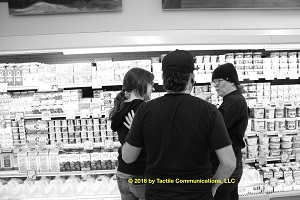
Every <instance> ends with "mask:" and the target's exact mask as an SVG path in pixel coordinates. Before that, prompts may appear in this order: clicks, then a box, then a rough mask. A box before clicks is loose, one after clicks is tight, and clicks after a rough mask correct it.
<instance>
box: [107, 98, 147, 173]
mask: <svg viewBox="0 0 300 200" xmlns="http://www.w3.org/2000/svg"><path fill="white" fill-rule="evenodd" d="M142 103H144V100H141V99H134V100H133V101H131V102H125V103H124V104H123V107H122V109H121V110H120V111H119V112H118V113H117V114H116V115H115V117H114V118H112V123H111V129H112V130H113V131H116V132H117V133H118V138H119V141H120V143H121V144H122V145H123V144H124V143H125V138H126V136H127V134H128V131H129V130H128V128H127V127H126V126H125V125H124V124H123V122H126V119H125V116H127V115H128V113H129V112H130V111H131V110H133V111H134V112H136V111H137V109H138V108H139V106H140V105H141V104H142ZM118 153H119V155H118V162H119V164H118V171H120V172H123V173H126V174H132V175H137V176H140V175H144V173H145V169H146V153H145V151H144V149H143V150H142V151H141V153H140V155H139V157H138V159H137V160H136V161H135V162H133V163H130V164H127V163H125V162H124V160H123V159H122V150H121V148H119V150H118Z"/></svg>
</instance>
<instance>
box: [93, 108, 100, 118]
mask: <svg viewBox="0 0 300 200" xmlns="http://www.w3.org/2000/svg"><path fill="white" fill-rule="evenodd" d="M92 116H93V118H100V117H101V116H102V114H101V109H100V108H94V109H93V111H92Z"/></svg>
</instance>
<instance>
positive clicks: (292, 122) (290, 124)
mask: <svg viewBox="0 0 300 200" xmlns="http://www.w3.org/2000/svg"><path fill="white" fill-rule="evenodd" d="M285 122H286V125H285V127H286V129H287V130H295V129H296V119H295V118H287V119H286V120H285Z"/></svg>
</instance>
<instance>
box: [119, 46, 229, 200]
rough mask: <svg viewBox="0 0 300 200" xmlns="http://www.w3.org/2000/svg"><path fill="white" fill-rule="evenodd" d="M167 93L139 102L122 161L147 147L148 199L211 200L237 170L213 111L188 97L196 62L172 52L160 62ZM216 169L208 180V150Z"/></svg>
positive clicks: (222, 125)
mask: <svg viewBox="0 0 300 200" xmlns="http://www.w3.org/2000/svg"><path fill="white" fill-rule="evenodd" d="M162 71H163V76H162V77H163V85H164V88H165V90H166V91H167V94H166V95H164V96H162V97H159V98H156V99H153V100H151V101H149V102H145V103H143V104H142V105H141V106H140V107H139V110H138V111H137V112H136V114H135V116H134V119H133V122H132V124H131V128H130V130H129V133H128V135H127V137H126V139H125V141H126V143H125V144H124V145H123V147H122V155H123V157H122V158H123V160H124V161H125V162H127V163H131V162H133V161H135V159H136V158H137V156H138V155H139V153H140V151H141V148H142V147H145V150H146V153H147V164H146V172H145V179H144V180H146V181H147V188H146V199H147V200H162V199H172V200H182V199H184V200H196V199H201V200H211V199H213V195H214V194H215V191H216V189H217V188H218V186H219V185H220V184H222V182H223V181H224V180H225V179H227V178H228V177H229V176H230V175H231V173H232V172H233V170H234V168H235V156H234V152H233V149H232V146H231V141H230V139H229V136H228V133H227V131H226V127H225V123H224V120H223V119H222V116H221V114H220V112H219V111H218V110H217V108H216V107H215V106H214V105H212V104H210V103H208V102H206V101H204V100H202V99H200V98H197V97H194V96H192V95H191V94H190V93H191V91H192V88H193V85H194V74H193V71H194V58H193V56H192V54H191V53H190V52H188V51H183V50H176V51H173V52H171V53H169V54H167V55H166V56H165V57H164V58H163V60H162ZM210 150H214V151H215V152H216V154H217V157H218V158H219V160H220V163H221V164H220V166H219V168H218V170H217V172H216V173H215V174H214V176H213V177H212V175H211V171H210V164H209V152H210Z"/></svg>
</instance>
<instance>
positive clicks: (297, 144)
mask: <svg viewBox="0 0 300 200" xmlns="http://www.w3.org/2000/svg"><path fill="white" fill-rule="evenodd" d="M292 148H293V149H296V148H300V143H299V142H293V144H292Z"/></svg>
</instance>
